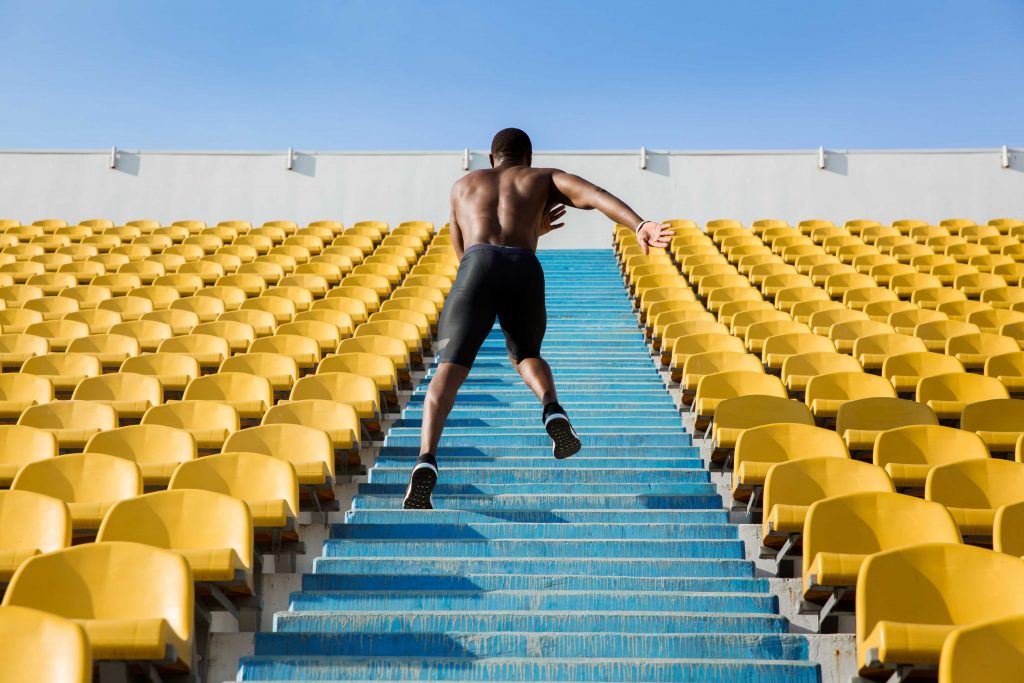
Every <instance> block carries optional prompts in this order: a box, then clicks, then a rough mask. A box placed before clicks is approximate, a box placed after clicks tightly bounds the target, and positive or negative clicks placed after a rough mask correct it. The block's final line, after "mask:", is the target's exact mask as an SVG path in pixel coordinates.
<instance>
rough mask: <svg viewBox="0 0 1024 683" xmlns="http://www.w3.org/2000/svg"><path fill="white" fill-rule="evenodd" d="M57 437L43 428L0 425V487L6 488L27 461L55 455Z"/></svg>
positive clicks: (56, 451)
mask: <svg viewBox="0 0 1024 683" xmlns="http://www.w3.org/2000/svg"><path fill="white" fill-rule="evenodd" d="M57 453H58V450H57V437H56V436H55V435H54V434H53V433H52V432H49V431H47V430H44V429H37V428H35V427H27V426H24V425H0V488H8V487H10V485H11V482H13V481H14V477H15V476H16V475H17V473H18V470H20V469H21V467H22V466H23V465H25V464H27V463H30V462H35V461H37V460H44V459H47V458H53V457H56V456H57Z"/></svg>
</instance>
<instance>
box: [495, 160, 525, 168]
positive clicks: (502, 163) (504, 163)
mask: <svg viewBox="0 0 1024 683" xmlns="http://www.w3.org/2000/svg"><path fill="white" fill-rule="evenodd" d="M529 165H530V164H529V162H528V161H527V160H526V159H498V163H497V164H495V165H494V168H512V167H513V166H529Z"/></svg>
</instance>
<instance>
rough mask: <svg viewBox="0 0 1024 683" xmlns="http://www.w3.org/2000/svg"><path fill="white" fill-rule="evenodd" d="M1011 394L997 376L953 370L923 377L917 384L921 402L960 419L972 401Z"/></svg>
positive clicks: (943, 417) (944, 415)
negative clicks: (953, 371)
mask: <svg viewBox="0 0 1024 683" xmlns="http://www.w3.org/2000/svg"><path fill="white" fill-rule="evenodd" d="M1001 398H1010V394H1009V392H1008V391H1007V390H1006V387H1005V386H1004V385H1003V383H1002V382H1000V381H999V380H998V379H996V378H994V377H986V376H984V375H975V374H968V373H950V374H942V375H932V376H930V377H925V378H922V379H921V381H920V382H919V383H918V385H917V402H918V403H925V404H927V405H928V406H929V407H930V408H931V409H932V410H934V411H935V414H936V415H938V417H939V419H940V420H959V419H960V415H961V413H963V410H964V408H965V407H966V406H967V405H968V404H969V403H976V402H978V401H987V400H990V399H1001Z"/></svg>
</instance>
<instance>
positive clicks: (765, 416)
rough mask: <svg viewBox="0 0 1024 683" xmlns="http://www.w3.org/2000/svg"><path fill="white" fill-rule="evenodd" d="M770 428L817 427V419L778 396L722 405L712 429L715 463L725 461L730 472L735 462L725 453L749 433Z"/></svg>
mask: <svg viewBox="0 0 1024 683" xmlns="http://www.w3.org/2000/svg"><path fill="white" fill-rule="evenodd" d="M766 424H802V425H813V424H814V419H813V418H812V417H811V413H810V411H809V410H807V406H805V405H803V404H802V403H800V402H799V401H793V400H790V399H786V398H779V397H778V396H757V395H753V396H736V397H735V398H730V399H726V400H724V401H722V403H721V404H720V405H719V406H718V409H717V410H716V411H715V421H714V423H713V424H712V426H711V439H712V441H713V442H714V444H715V453H714V454H713V456H712V460H723V459H724V464H723V466H722V467H723V470H724V469H728V467H729V465H730V463H731V459H730V458H728V457H724V456H725V451H729V450H731V449H734V448H735V447H736V440H737V439H739V436H740V434H742V433H743V432H744V431H746V430H747V429H750V428H752V427H760V426H762V425H766Z"/></svg>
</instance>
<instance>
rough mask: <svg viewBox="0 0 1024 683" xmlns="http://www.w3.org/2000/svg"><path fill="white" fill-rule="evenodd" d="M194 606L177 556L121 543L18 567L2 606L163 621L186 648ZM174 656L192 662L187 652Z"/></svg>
mask: <svg viewBox="0 0 1024 683" xmlns="http://www.w3.org/2000/svg"><path fill="white" fill-rule="evenodd" d="M154 577H159V584H158V585H156V584H154ZM193 601H194V593H193V587H192V572H191V570H190V569H189V567H188V564H187V563H186V562H185V559H184V558H183V557H182V556H181V555H179V554H178V553H174V552H170V551H167V550H163V549H160V548H154V547H151V546H146V545H142V544H139V543H125V542H107V543H87V544H84V545H80V546H75V547H73V548H67V549H65V550H60V551H57V552H54V553H48V554H46V555H37V556H35V557H33V558H31V559H29V560H28V561H27V562H26V563H25V564H24V565H22V567H21V570H20V571H19V572H18V574H17V576H15V577H14V580H13V581H11V584H10V586H9V587H8V588H7V594H6V595H5V596H4V605H22V606H25V607H34V608H37V609H41V610H45V611H47V612H50V613H52V614H57V615H60V616H63V617H67V618H69V619H82V620H93V619H96V620H132V619H154V618H160V619H164V620H166V621H167V623H168V624H169V625H170V627H171V629H172V630H173V631H174V633H175V634H176V635H177V636H178V637H179V638H181V639H182V640H184V641H185V642H188V643H191V640H192V618H193ZM178 656H179V657H181V658H182V659H183V660H184V661H185V662H189V661H190V660H191V653H190V652H184V653H182V652H179V653H178Z"/></svg>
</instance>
